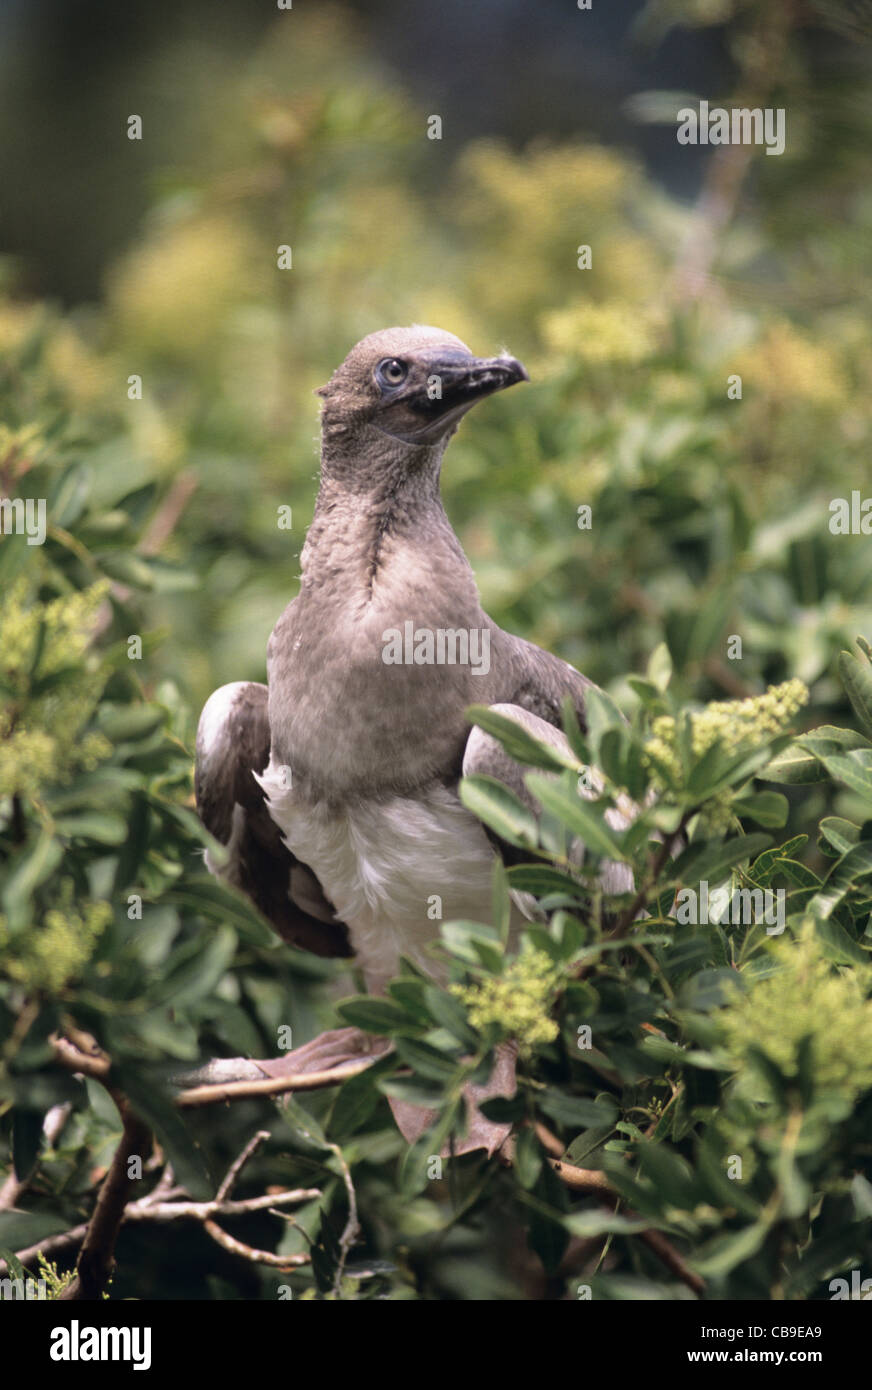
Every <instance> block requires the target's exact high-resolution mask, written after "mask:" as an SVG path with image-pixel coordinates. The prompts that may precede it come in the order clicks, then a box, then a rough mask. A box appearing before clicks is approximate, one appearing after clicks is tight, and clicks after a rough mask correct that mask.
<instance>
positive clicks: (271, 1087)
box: [175, 1057, 378, 1109]
mask: <svg viewBox="0 0 872 1390" xmlns="http://www.w3.org/2000/svg"><path fill="white" fill-rule="evenodd" d="M376 1061H378V1058H377V1057H367V1058H366V1059H364V1060H361V1061H359V1062H348V1063H347V1064H346V1065H345V1066H344V1067H333V1068H332V1069H331V1070H329V1071H313V1072H308V1073H307V1072H300V1073H298V1074H296V1075H293V1076H269V1077H265V1078H264V1079H263V1081H228V1082H226V1083H225V1084H223V1085H213V1086H194V1087H192V1089H191V1090H189V1091H180V1092H179V1094H178V1095H177V1096H176V1099H175V1103H176V1105H178V1106H180V1107H181V1108H182V1109H189V1108H190V1107H192V1106H196V1105H214V1104H216V1102H218V1101H222V1100H226V1101H230V1100H243V1099H246V1098H247V1097H249V1096H280V1095H282V1094H283V1093H284V1092H285V1091H319V1090H321V1089H322V1088H323V1087H324V1086H335V1085H336V1084H337V1083H338V1082H340V1081H347V1080H348V1077H349V1076H357V1074H358V1072H361V1071H366V1069H367V1067H371V1066H372V1064H373V1062H376Z"/></svg>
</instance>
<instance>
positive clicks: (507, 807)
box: [459, 774, 539, 849]
mask: <svg viewBox="0 0 872 1390" xmlns="http://www.w3.org/2000/svg"><path fill="white" fill-rule="evenodd" d="M459 792H460V800H461V801H462V802H463V804H464V806H465V807H466V809H467V810H468V811H472V813H473V815H476V816H478V818H479V820H482V821H484V823H485V825H488V826H490V828H491V830H493V831H494V832H495V834H497V835H499V836H500V838H501V839H503V840H507V841H508V843H509V844H510V845H515V846H516V847H517V848H518V849H534V848H535V847H536V845H537V844H538V843H539V831H538V826H537V824H536V817H535V816H534V815H533V812H532V811H531V810H530V809H529V807H527V806H525V805H524V803H523V802H522V801H521V800H520V799H519V798H518V797H517V796H516V795H515V793H514V792H513V791H510V790H509V788H508V787H506V786H504V785H503V783H502V782H498V781H497V779H496V778H495V777H486V776H484V775H480V774H476V775H475V776H473V777H464V778H462V780H461V782H460V788H459Z"/></svg>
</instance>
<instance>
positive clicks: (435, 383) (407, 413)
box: [381, 352, 530, 444]
mask: <svg viewBox="0 0 872 1390" xmlns="http://www.w3.org/2000/svg"><path fill="white" fill-rule="evenodd" d="M416 368H417V370H416V371H415V373H414V376H413V378H412V379H411V380H410V381H409V382H408V383H407V385H406V387H405V388H404V389H403V390H402V391H401V392H398V393H397V396H396V398H395V400H394V401H393V402H392V403H391V405H390V407H389V408H388V410H386V412H385V414H386V415H391V416H392V417H393V418H392V419H391V420H390V423H388V421H387V420H383V421H382V422H381V428H383V429H386V430H387V432H388V433H389V434H392V435H394V437H395V438H398V439H403V440H405V441H406V442H407V443H409V444H429V443H431V442H432V441H433V440H435V439H437V438H439V436H441V435H443V434H445V433H446V432H447V431H448V430H450V429H452V428H453V427H454V426H455V425H456V424H457V422H458V420H459V419H460V418H461V416H462V415H465V414H466V412H467V410H469V409H470V408H471V407H472V406H474V405H475V404H476V402H477V401H480V400H483V399H484V397H485V396H492V395H493V394H494V392H495V391H504V390H505V389H506V387H508V386H514V385H516V383H517V382H519V381H529V380H530V378H529V376H528V375H527V369H526V368H525V367H524V365H523V363H521V362H519V361H518V359H517V358H516V357H508V356H505V357H470V356H467V355H466V354H465V353H460V352H458V353H453V352H452V353H439V352H434V353H433V354H432V356H428V357H427V358H426V359H425V358H424V357H423V355H422V357H421V358H419V360H418V362H417V363H416Z"/></svg>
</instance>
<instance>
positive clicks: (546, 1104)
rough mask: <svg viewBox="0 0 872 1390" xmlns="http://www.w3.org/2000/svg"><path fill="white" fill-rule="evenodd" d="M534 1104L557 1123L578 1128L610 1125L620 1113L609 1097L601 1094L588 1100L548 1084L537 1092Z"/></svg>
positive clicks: (596, 1127)
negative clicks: (595, 1098) (594, 1098)
mask: <svg viewBox="0 0 872 1390" xmlns="http://www.w3.org/2000/svg"><path fill="white" fill-rule="evenodd" d="M536 1104H537V1105H538V1107H539V1109H540V1110H542V1111H544V1113H545V1114H546V1115H548V1116H550V1118H551V1119H552V1120H556V1121H557V1123H558V1124H560V1125H567V1126H570V1127H571V1126H577V1127H578V1128H579V1129H599V1128H601V1127H611V1126H612V1125H614V1123H615V1121H616V1120H617V1118H618V1115H619V1113H620V1112H619V1110H618V1107H617V1104H616V1103H615V1102H614V1101H613V1100H611V1098H607V1097H605V1096H602V1097H600V1098H598V1099H597V1100H590V1099H588V1098H587V1097H585V1096H572V1095H567V1094H566V1092H565V1091H561V1090H558V1089H557V1087H555V1086H549V1087H547V1088H546V1089H545V1090H544V1091H542V1092H541V1093H539V1094H538V1095H537V1097H536Z"/></svg>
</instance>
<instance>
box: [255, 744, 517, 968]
mask: <svg viewBox="0 0 872 1390" xmlns="http://www.w3.org/2000/svg"><path fill="white" fill-rule="evenodd" d="M257 780H258V781H259V782H260V785H261V786H262V788H263V790H264V793H265V795H266V797H267V800H268V803H269V810H270V814H271V816H272V818H273V820H274V821H275V822H276V824H277V825H278V826H279V829H280V830H281V832H282V836H283V839H284V841H285V844H286V845H287V846H288V849H289V850H290V851H291V853H292V854H294V855H296V856H297V858H299V859H300V860H302V862H303V863H304V864H308V865H309V867H310V868H311V869H312V870H313V872H314V873H315V874H316V875H317V877H318V879H319V880H320V883H321V885H322V887H323V889H324V892H325V894H326V895H327V897H328V898H329V899H330V901H331V902H332V903H333V905H334V907H335V909H336V915H337V917H339V918H340V919H341V920H342V921H343V922H345V923H346V925H347V926H348V928H349V931H350V933H351V941H352V945H353V947H354V950H355V953H356V954H357V956H358V959H359V961H360V964H361V966H362V968H363V971H364V975H365V978H366V981H367V988H368V989H370V990H379V989H381V988H383V986H384V984H385V982H386V981H387V980H389V979H391V977H392V976H393V975H395V974H396V973H397V967H398V965H399V958H400V955H406V956H408V957H409V958H410V959H412V960H413V961H415V962H416V964H418V965H420V966H421V967H422V968H424V969H427V970H428V971H430V972H431V973H433V974H436V973H437V970H438V967H437V966H436V963H435V961H434V958H433V957H432V956H431V955H429V954H427V953H426V950H425V948H426V946H427V945H428V943H429V942H431V941H433V940H434V938H437V937H438V934H439V920H440V918H441V920H444V921H449V920H450V919H452V918H466V919H472V920H474V921H479V922H488V921H490V914H491V867H492V864H493V858H494V852H493V849H492V848H491V845H490V843H489V841H488V839H487V836H486V835H485V833H484V831H483V830H482V827H481V825H480V824H479V822H478V821H477V820H476V819H475V817H474V816H473V815H471V813H470V812H469V811H467V810H466V809H465V807H464V806H462V805H461V803H460V801H459V800H458V799H457V796H456V794H455V793H453V792H452V791H450V790H449V789H448V788H447V787H443V786H438V785H437V786H433V787H432V788H430V789H429V790H428V791H427V792H426V793H425V794H424V795H422V797H421V798H420V799H415V800H411V799H409V798H406V797H393V798H391V799H389V800H386V801H368V802H361V803H359V804H357V805H355V806H354V807H347V808H344V809H341V810H336V809H333V808H330V809H328V808H326V807H325V806H324V805H312V804H311V803H310V802H307V801H303V800H302V799H301V798H300V797H299V795H298V794H295V791H294V788H293V786H291V787H287V786H285V785H284V782H283V779H282V777H281V775H280V773H279V770H278V769H277V768H276V767H275V766H274V765H273V763H272V762H271V763H270V765H269V767H268V768H267V769H266V770H265V772H264V773H263V775H262V776H261V777H258V779H257ZM437 897H438V898H439V899H440V900H441V914H437V912H436V910H435V906H434V901H433V900H434V899H435V898H437ZM428 909H429V911H430V915H429V916H428Z"/></svg>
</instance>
